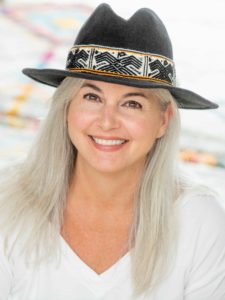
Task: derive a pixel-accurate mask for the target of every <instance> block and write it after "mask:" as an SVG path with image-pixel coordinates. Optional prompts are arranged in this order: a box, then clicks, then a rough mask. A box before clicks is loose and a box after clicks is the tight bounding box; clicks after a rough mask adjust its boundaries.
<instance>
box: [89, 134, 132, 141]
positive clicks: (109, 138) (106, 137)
mask: <svg viewBox="0 0 225 300" xmlns="http://www.w3.org/2000/svg"><path fill="white" fill-rule="evenodd" d="M89 136H90V137H94V138H96V139H101V140H111V141H112V140H117V141H118V140H122V141H127V139H124V138H121V137H117V136H110V137H109V136H100V135H89Z"/></svg>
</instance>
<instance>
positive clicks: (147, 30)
mask: <svg viewBox="0 0 225 300" xmlns="http://www.w3.org/2000/svg"><path fill="white" fill-rule="evenodd" d="M23 73H24V74H25V75H27V76H29V77H30V78H32V79H34V80H36V81H38V82H41V83H44V84H48V85H51V86H58V85H59V84H60V82H61V81H62V80H63V79H64V78H65V77H68V76H69V77H79V78H85V79H93V80H101V81H106V82H112V83H118V84H125V85H130V86H134V87H143V88H165V89H168V90H169V91H170V92H171V94H172V95H173V97H174V98H175V100H176V101H177V103H178V107H180V108H192V109H208V108H216V107H218V105H217V104H215V103H213V102H211V101H209V100H207V99H204V98H203V97H201V96H200V95H198V94H195V93H193V92H191V91H189V90H186V89H182V88H178V87H176V72H175V64H174V62H173V50H172V44H171V41H170V37H169V35H168V32H167V30H166V27H165V25H164V24H163V22H162V21H161V20H160V18H159V17H158V16H157V15H156V14H155V13H154V12H153V11H152V10H151V9H149V8H141V9H139V10H137V11H136V12H135V13H134V14H133V15H132V16H131V17H130V18H129V19H127V20H126V19H124V18H122V17H120V16H118V15H117V14H116V13H115V12H114V11H113V10H112V8H111V7H110V6H109V5H108V4H105V3H103V4H100V5H99V6H98V7H97V8H96V9H95V10H94V12H93V13H92V14H91V16H90V17H89V18H88V19H87V20H86V22H85V23H84V24H83V26H82V27H81V29H80V31H79V33H78V35H77V37H76V39H75V42H74V45H73V46H72V48H71V49H70V50H69V53H68V54H67V60H66V68H65V69H64V70H57V69H34V68H25V69H23Z"/></svg>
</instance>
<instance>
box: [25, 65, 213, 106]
mask: <svg viewBox="0 0 225 300" xmlns="http://www.w3.org/2000/svg"><path fill="white" fill-rule="evenodd" d="M22 72H23V74H25V75H26V76H28V77H30V78H31V79H34V80H35V81H38V82H40V83H43V84H46V85H50V86H53V87H57V86H58V85H59V84H60V83H61V81H62V80H63V79H64V78H65V77H78V78H84V79H92V80H100V81H105V82H110V83H117V84H122V85H128V86H134V87H140V88H164V89H167V90H169V91H170V92H171V94H172V96H173V97H174V98H175V100H176V102H177V105H178V107H179V108H185V109H213V108H218V105H217V104H216V103H214V102H211V101H209V100H207V99H205V98H203V97H201V96H200V95H198V94H196V93H194V92H192V91H189V90H186V89H183V88H179V87H174V86H169V85H166V84H165V85H164V84H161V83H156V82H152V81H143V80H137V79H133V78H120V77H115V76H113V77H111V76H104V75H99V74H92V73H88V72H85V73H82V72H72V71H66V70H57V69H33V68H25V69H23V70H22Z"/></svg>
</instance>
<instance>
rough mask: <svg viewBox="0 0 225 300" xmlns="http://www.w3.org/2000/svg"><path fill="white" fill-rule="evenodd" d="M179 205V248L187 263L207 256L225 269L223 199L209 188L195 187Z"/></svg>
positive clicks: (208, 260) (201, 259)
mask: <svg viewBox="0 0 225 300" xmlns="http://www.w3.org/2000/svg"><path fill="white" fill-rule="evenodd" d="M224 201H225V200H224ZM177 209H178V232H179V251H180V253H181V255H180V256H181V258H182V261H183V263H184V264H185V265H186V267H188V268H192V267H194V266H197V265H200V264H201V262H203V261H204V260H205V261H207V264H208V265H210V264H212V265H211V267H213V266H214V267H215V266H216V261H217V262H218V266H219V265H220V263H221V264H222V265H223V272H225V208H224V205H223V204H222V202H221V200H219V198H218V197H217V196H216V195H215V194H214V193H212V192H210V191H207V190H201V189H198V188H197V189H196V188H195V189H191V190H188V191H186V192H185V193H184V194H183V195H182V196H181V197H180V199H178V203H177ZM219 257H220V259H221V261H220V262H219V260H218V259H219ZM222 257H223V258H222ZM204 265H206V264H205V263H204V264H202V267H203V266H204ZM222 265H221V266H222ZM203 269H204V268H203Z"/></svg>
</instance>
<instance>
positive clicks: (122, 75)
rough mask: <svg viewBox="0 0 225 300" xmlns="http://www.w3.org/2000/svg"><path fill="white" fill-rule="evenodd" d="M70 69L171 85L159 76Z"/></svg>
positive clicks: (77, 70)
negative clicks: (151, 76)
mask: <svg viewBox="0 0 225 300" xmlns="http://www.w3.org/2000/svg"><path fill="white" fill-rule="evenodd" d="M66 70H68V71H72V72H78V73H91V74H96V75H98V74H99V75H105V76H111V77H115V75H116V77H122V78H132V79H137V80H145V81H153V82H161V83H164V84H167V85H171V84H169V83H168V82H167V81H166V80H161V79H157V78H149V77H138V76H135V75H125V74H118V73H111V72H110V73H108V72H106V71H99V70H97V71H94V70H91V69H76V68H74V69H66Z"/></svg>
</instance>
